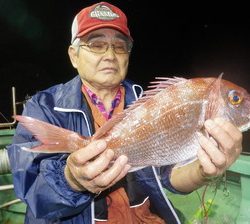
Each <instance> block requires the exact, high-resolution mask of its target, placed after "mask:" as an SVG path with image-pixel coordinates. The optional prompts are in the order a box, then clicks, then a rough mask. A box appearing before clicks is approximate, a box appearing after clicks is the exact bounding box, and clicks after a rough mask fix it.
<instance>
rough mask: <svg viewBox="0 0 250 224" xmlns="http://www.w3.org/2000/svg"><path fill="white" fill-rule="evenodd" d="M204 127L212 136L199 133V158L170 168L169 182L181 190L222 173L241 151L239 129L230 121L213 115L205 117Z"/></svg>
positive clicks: (203, 182)
mask: <svg viewBox="0 0 250 224" xmlns="http://www.w3.org/2000/svg"><path fill="white" fill-rule="evenodd" d="M205 128H206V130H207V132H208V133H209V136H211V137H209V138H207V137H205V136H203V135H201V136H200V138H199V142H200V145H201V148H200V150H199V151H198V154H197V157H198V160H196V161H195V162H192V163H190V164H187V165H185V166H182V167H179V168H174V169H173V170H172V173H171V177H170V181H171V184H172V185H173V186H174V187H175V188H176V189H177V190H179V191H181V192H191V191H193V190H195V189H197V188H199V187H201V186H203V185H204V184H205V183H207V181H208V180H209V179H211V178H212V179H213V177H217V176H220V175H222V174H223V173H224V172H225V171H226V170H227V168H228V167H229V166H231V165H232V163H233V162H234V161H235V160H236V159H237V158H238V156H239V155H240V153H241V151H242V133H241V132H240V131H239V129H238V128H237V127H235V126H234V125H233V124H232V123H230V122H228V121H225V120H223V119H221V118H215V119H214V120H207V121H206V122H205Z"/></svg>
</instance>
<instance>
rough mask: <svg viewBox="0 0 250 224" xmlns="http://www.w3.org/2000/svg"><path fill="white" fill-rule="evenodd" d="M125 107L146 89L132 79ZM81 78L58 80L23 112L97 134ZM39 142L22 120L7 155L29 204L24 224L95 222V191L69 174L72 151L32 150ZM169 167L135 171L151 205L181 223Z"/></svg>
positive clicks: (18, 192)
mask: <svg viewBox="0 0 250 224" xmlns="http://www.w3.org/2000/svg"><path fill="white" fill-rule="evenodd" d="M122 84H123V86H124V87H125V90H126V96H125V106H127V105H129V104H131V103H132V102H133V101H135V100H137V99H138V98H139V97H140V96H141V95H142V88H141V87H140V86H139V85H135V84H134V83H133V82H131V81H129V80H125V81H124V82H123V83H122ZM81 85H82V82H81V79H80V77H79V76H76V77H75V78H74V79H72V80H71V81H69V82H67V83H65V84H59V85H55V86H53V87H51V88H49V89H47V90H44V91H41V92H38V93H37V94H36V95H34V96H33V97H32V98H31V99H30V100H28V101H27V103H26V105H25V108H24V111H23V115H27V116H31V117H35V118H37V119H40V120H43V121H46V122H49V123H51V124H55V125H57V126H60V127H63V128H66V129H69V130H73V131H75V132H78V133H79V134H81V135H83V136H91V135H92V134H93V133H94V129H93V121H92V115H91V111H90V110H89V107H88V105H87V104H86V103H83V102H84V99H83V94H82V92H81ZM36 144H39V142H38V141H37V140H36V139H35V138H34V137H32V135H31V134H30V133H29V132H28V131H27V130H25V129H24V128H23V127H22V126H21V125H18V126H17V129H16V134H15V136H14V138H13V142H12V144H11V145H9V146H8V147H7V148H8V154H9V159H10V163H11V169H12V174H13V181H14V186H15V192H16V195H17V197H18V198H20V199H21V200H22V201H24V202H25V203H26V204H27V212H26V218H25V223H29V224H40V223H41V224H45V223H46V224H47V223H63V224H69V223H74V224H79V223H81V224H90V223H94V200H93V199H94V195H93V194H92V193H90V192H75V191H73V190H72V189H71V188H70V187H69V185H68V184H67V181H66V180H65V177H64V172H63V170H64V167H65V164H66V158H67V156H68V154H45V153H40V154H39V153H31V152H26V151H23V150H22V149H21V147H23V146H25V147H28V148H31V147H32V146H33V145H36ZM170 170H171V169H170V167H162V168H156V167H147V168H144V169H141V170H139V171H136V172H135V173H134V176H135V180H134V181H136V183H138V184H140V187H141V188H142V189H143V191H144V192H146V193H147V195H148V196H149V200H150V204H152V205H153V207H154V210H155V211H154V212H156V213H157V214H158V215H159V216H160V217H162V218H163V219H164V220H166V222H167V223H171V224H175V223H180V221H179V219H178V217H177V215H176V213H175V210H174V208H173V207H172V205H171V202H170V201H169V200H168V199H167V196H166V194H165V192H164V188H163V187H165V188H168V189H169V190H171V191H174V192H175V190H174V189H173V188H172V187H171V185H170V183H169V172H170Z"/></svg>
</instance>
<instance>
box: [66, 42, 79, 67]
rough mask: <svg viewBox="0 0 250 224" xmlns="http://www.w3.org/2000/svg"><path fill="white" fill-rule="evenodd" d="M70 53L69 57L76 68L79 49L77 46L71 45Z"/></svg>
mask: <svg viewBox="0 0 250 224" xmlns="http://www.w3.org/2000/svg"><path fill="white" fill-rule="evenodd" d="M68 54H69V58H70V61H71V63H72V65H73V67H74V68H77V67H78V50H77V48H76V47H74V46H72V45H70V46H69V49H68Z"/></svg>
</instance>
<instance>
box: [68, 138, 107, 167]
mask: <svg viewBox="0 0 250 224" xmlns="http://www.w3.org/2000/svg"><path fill="white" fill-rule="evenodd" d="M106 146H107V143H106V142H105V141H104V140H97V141H93V142H91V143H90V144H88V145H87V146H86V147H84V148H82V149H79V150H77V151H75V152H73V153H71V154H70V160H71V162H72V163H73V164H75V165H76V166H80V165H82V164H84V163H86V162H88V161H89V160H91V159H93V158H95V157H96V156H97V155H99V154H100V153H101V152H103V151H104V150H105V149H106Z"/></svg>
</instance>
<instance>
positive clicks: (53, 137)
mask: <svg viewBox="0 0 250 224" xmlns="http://www.w3.org/2000/svg"><path fill="white" fill-rule="evenodd" d="M16 120H17V121H19V123H20V124H21V125H23V126H24V127H25V128H26V129H27V130H29V131H30V132H31V133H32V134H33V136H34V137H35V138H36V139H37V140H39V141H40V142H41V143H42V144H41V145H39V146H36V147H34V148H31V149H28V148H24V150H26V151H32V152H41V153H65V152H66V153H71V152H74V151H76V150H78V149H80V148H82V147H85V146H86V145H87V144H88V143H89V142H90V138H85V137H83V136H81V135H79V134H78V133H76V132H73V131H70V130H67V129H64V128H61V127H58V126H55V125H52V124H49V123H47V122H44V121H40V120H37V119H35V118H32V117H28V116H21V115H16Z"/></svg>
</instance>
